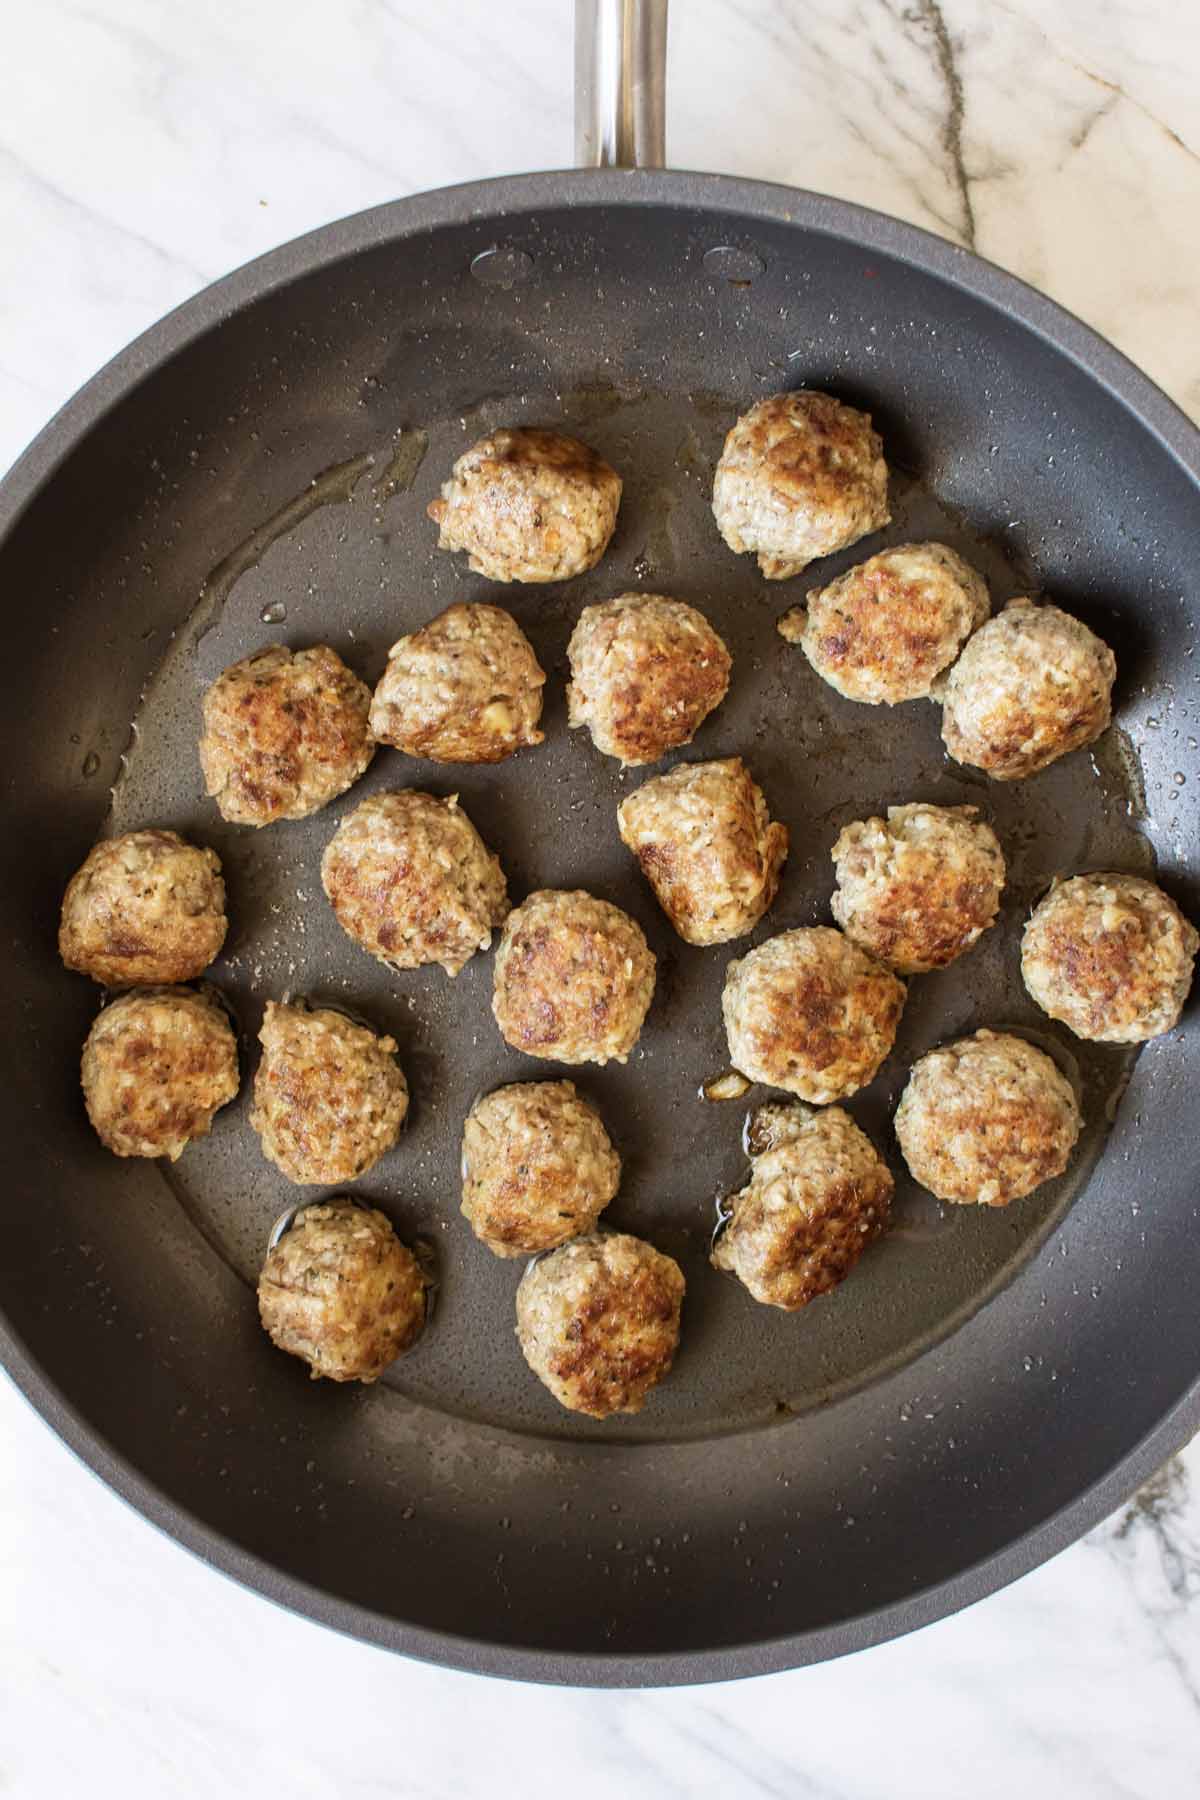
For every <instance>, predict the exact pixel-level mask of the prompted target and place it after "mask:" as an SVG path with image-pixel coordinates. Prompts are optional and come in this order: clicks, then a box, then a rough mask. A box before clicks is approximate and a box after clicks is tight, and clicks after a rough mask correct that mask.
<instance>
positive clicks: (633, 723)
mask: <svg viewBox="0 0 1200 1800" xmlns="http://www.w3.org/2000/svg"><path fill="white" fill-rule="evenodd" d="M567 655H568V657H569V658H570V663H571V680H570V683H569V684H568V687H567V708H568V711H567V723H568V724H569V725H571V726H579V725H586V726H588V728H589V729H590V731H591V734H592V742H593V743H594V744H595V746H596V748H597V750H602V751H603V752H604V754H605V756H615V757H617V758H618V759H619V760H620V762H621V763H622V764H624V765H625V766H626V767H628V766H630V765H631V764H640V763H652V762H657V761H658V760H659V758H660V757H662V756H665V755H666V754H667V751H668V750H677V749H678V748H679V746H680V744H690V743H691V741H692V739H693V738H694V737H695V735H696V733H697V731H698V730H699V728H700V726H701V725H702V724H703V723H704V721H705V719H707V717H708V715H709V713H710V712H712V710H713V708H714V707H716V706H719V705H720V704H721V702H722V700H723V699H724V698H725V695H726V693H727V692H728V690H729V671H730V668H731V667H732V663H731V660H730V655H729V652H728V650H727V649H726V648H725V645H724V644H723V643H722V641H721V639H720V638H719V637H718V636H717V634H716V632H715V631H714V630H713V628H712V626H711V625H710V624H709V622H708V620H707V619H706V618H705V617H704V614H703V613H700V612H697V611H696V608H695V607H694V606H688V605H687V604H686V603H685V602H684V601H682V600H670V599H668V598H667V596H666V595H665V594H619V595H618V596H617V598H616V599H615V600H606V601H604V603H603V604H602V605H599V606H585V607H584V609H583V611H582V612H581V613H580V615H579V622H578V624H577V625H576V627H575V629H574V631H573V632H572V633H571V641H570V643H569V644H568V646H567Z"/></svg>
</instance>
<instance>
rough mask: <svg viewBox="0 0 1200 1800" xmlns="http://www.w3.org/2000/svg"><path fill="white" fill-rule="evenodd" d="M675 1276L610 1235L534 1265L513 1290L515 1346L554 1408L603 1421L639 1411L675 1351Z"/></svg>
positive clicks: (639, 1248)
mask: <svg viewBox="0 0 1200 1800" xmlns="http://www.w3.org/2000/svg"><path fill="white" fill-rule="evenodd" d="M684 1285H685V1284H684V1279H683V1271H682V1269H681V1268H680V1267H679V1264H678V1263H677V1262H676V1261H675V1260H674V1258H673V1257H670V1256H664V1255H663V1253H662V1252H661V1251H660V1250H655V1249H654V1248H653V1246H652V1245H650V1244H645V1243H643V1242H642V1240H641V1239H640V1238H635V1237H628V1236H626V1235H625V1234H624V1233H619V1232H611V1233H609V1232H605V1233H600V1232H593V1233H592V1235H591V1236H590V1237H581V1238H576V1239H575V1240H574V1242H572V1243H570V1244H564V1245H563V1246H562V1248H561V1249H559V1250H552V1251H551V1252H550V1254H549V1255H548V1256H542V1257H539V1258H538V1260H537V1262H535V1263H534V1264H532V1266H531V1267H530V1268H528V1269H527V1270H526V1271H525V1273H524V1275H523V1276H522V1277H521V1285H520V1287H519V1288H518V1289H517V1342H518V1343H519V1344H520V1346H521V1350H522V1353H523V1354H524V1357H525V1361H526V1362H527V1363H528V1364H529V1366H530V1368H531V1369H532V1370H533V1372H534V1374H535V1375H536V1376H537V1378H538V1380H539V1381H541V1382H543V1383H544V1384H545V1386H546V1387H548V1388H549V1389H550V1392H551V1393H552V1394H553V1395H554V1398H555V1399H556V1400H557V1401H558V1403H559V1405H560V1406H565V1407H566V1408H567V1409H568V1411H570V1412H580V1413H587V1414H588V1416H589V1417H590V1418H593V1419H607V1418H609V1417H610V1415H611V1414H613V1413H619V1412H627V1413H634V1412H640V1411H641V1410H642V1406H643V1404H644V1402H645V1399H646V1395H647V1394H648V1393H649V1392H650V1389H651V1388H652V1387H655V1386H657V1384H658V1383H659V1382H660V1381H661V1380H662V1378H663V1376H664V1375H666V1374H667V1372H668V1371H669V1369H670V1367H671V1364H672V1362H673V1361H674V1359H675V1351H676V1349H677V1347H678V1344H679V1312H680V1308H681V1307H682V1305H683V1292H684Z"/></svg>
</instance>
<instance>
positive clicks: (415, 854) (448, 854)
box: [321, 788, 508, 975]
mask: <svg viewBox="0 0 1200 1800" xmlns="http://www.w3.org/2000/svg"><path fill="white" fill-rule="evenodd" d="M321 881H322V883H323V885H324V888H325V892H326V894H327V895H328V896H329V901H330V904H331V905H332V907H333V910H334V912H335V913H336V914H337V919H338V924H339V925H340V926H341V927H342V930H343V931H345V932H347V933H348V934H349V935H350V936H351V937H352V938H354V940H355V941H356V943H359V944H361V945H362V947H363V949H364V950H367V951H369V952H370V954H371V955H372V956H374V957H377V958H378V960H379V961H380V962H381V963H386V964H387V966H388V967H389V968H390V969H419V968H421V967H422V966H423V965H424V964H425V963H440V964H441V966H442V968H443V969H445V971H446V973H447V975H457V974H458V971H459V970H460V969H461V968H462V966H463V964H464V963H466V962H468V961H469V960H470V958H471V957H472V956H473V955H474V954H475V952H476V950H486V949H487V948H488V945H489V944H490V943H491V941H492V927H493V926H494V925H499V924H501V923H502V922H503V920H504V918H505V916H506V914H507V912H508V890H507V886H506V884H505V880H504V872H503V870H502V869H501V867H500V863H499V859H498V858H497V857H495V856H493V855H492V853H491V852H490V851H489V850H488V849H487V847H486V846H485V844H484V842H483V840H482V838H481V837H480V836H479V833H478V832H477V831H476V829H475V827H474V826H473V825H472V823H471V821H470V820H469V819H468V818H467V815H466V814H465V813H464V812H463V811H462V809H461V808H460V806H459V804H458V796H457V794H451V795H450V797H449V799H448V800H439V799H438V798H437V797H436V796H435V795H433V794H422V793H419V792H418V791H417V790H416V789H415V788H401V789H400V790H399V791H398V792H396V793H392V794H372V796H371V798H370V799H369V800H364V801H363V802H362V805H361V806H357V807H355V809H354V811H353V812H352V813H351V814H350V816H349V818H347V819H343V821H342V823H341V824H340V825H339V826H338V828H337V831H336V832H335V833H334V835H333V837H332V838H331V839H330V842H329V844H328V846H327V848H326V851H325V854H324V856H323V857H322V858H321Z"/></svg>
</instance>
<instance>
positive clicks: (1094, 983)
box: [1021, 874, 1200, 1044]
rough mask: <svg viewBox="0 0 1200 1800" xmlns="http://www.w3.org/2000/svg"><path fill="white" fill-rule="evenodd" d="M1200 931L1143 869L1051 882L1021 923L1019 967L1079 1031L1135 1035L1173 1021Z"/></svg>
mask: <svg viewBox="0 0 1200 1800" xmlns="http://www.w3.org/2000/svg"><path fill="white" fill-rule="evenodd" d="M1197 947H1200V936H1198V935H1197V933H1196V930H1195V928H1194V927H1193V926H1192V925H1191V924H1190V923H1189V921H1188V920H1187V919H1185V918H1184V916H1183V914H1182V913H1181V912H1180V910H1179V908H1178V907H1177V906H1176V904H1175V902H1174V901H1173V900H1172V899H1171V897H1170V895H1169V894H1164V893H1163V891H1162V889H1161V888H1160V887H1158V886H1156V885H1155V883H1154V882H1153V881H1147V880H1145V878H1144V877H1142V876H1140V875H1118V874H1099V875H1076V876H1073V877H1072V878H1071V879H1070V880H1069V881H1059V882H1056V883H1055V885H1054V887H1053V888H1052V889H1051V890H1050V892H1049V894H1047V896H1046V898H1045V899H1044V900H1043V901H1042V903H1041V905H1040V906H1038V907H1036V908H1035V909H1034V912H1033V916H1032V917H1031V918H1030V920H1029V923H1028V924H1027V925H1026V927H1025V935H1024V938H1023V940H1022V944H1021V973H1022V975H1023V976H1024V978H1025V986H1026V987H1027V988H1028V989H1029V992H1030V994H1031V995H1032V996H1033V998H1034V1000H1036V1001H1037V1003H1038V1005H1039V1006H1040V1007H1041V1008H1042V1011H1043V1012H1046V1013H1049V1015H1050V1017H1051V1018H1052V1019H1061V1020H1062V1022H1063V1024H1064V1025H1068V1026H1069V1027H1070V1029H1071V1030H1072V1031H1073V1032H1074V1033H1075V1036H1076V1037H1080V1038H1088V1039H1091V1040H1092V1041H1094V1042H1097V1043H1108V1044H1140V1043H1143V1042H1145V1040H1146V1039H1147V1038H1152V1037H1160V1036H1161V1035H1162V1033H1163V1032H1164V1031H1170V1030H1172V1029H1173V1028H1174V1026H1176V1025H1177V1024H1178V1023H1179V1015H1180V1013H1181V1012H1182V1010H1183V1003H1184V1001H1185V1000H1186V999H1187V996H1188V990H1189V988H1190V987H1191V985H1192V974H1193V970H1194V966H1195V959H1196V950H1197Z"/></svg>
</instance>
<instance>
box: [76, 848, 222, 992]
mask: <svg viewBox="0 0 1200 1800" xmlns="http://www.w3.org/2000/svg"><path fill="white" fill-rule="evenodd" d="M227 928H228V921H227V919H226V917H225V883H224V882H223V881H222V879H221V863H220V859H219V858H218V856H217V854H216V852H215V851H213V850H202V849H200V848H199V847H198V846H197V845H195V844H189V843H187V842H186V841H185V840H184V839H183V838H181V837H178V836H177V835H176V833H175V832H173V831H158V830H149V831H130V832H126V834H125V836H124V837H116V838H104V839H103V840H102V841H101V842H100V843H98V844H96V845H94V846H93V848H92V849H91V850H90V851H89V852H88V856H87V859H86V861H85V862H84V863H83V865H82V867H81V868H79V869H77V870H76V872H75V874H74V875H72V877H71V879H70V881H69V882H68V884H67V891H66V893H65V894H64V895H63V903H62V920H61V923H60V925H59V929H58V953H59V955H60V956H61V957H62V959H63V962H64V963H65V964H66V965H67V967H68V969H78V970H79V972H80V973H81V974H83V975H90V976H91V978H92V980H93V981H99V982H102V983H103V985H104V986H105V987H111V988H123V987H155V986H158V985H160V984H161V985H168V986H169V985H170V984H171V983H172V982H176V981H194V980H195V978H196V977H197V975H202V974H203V973H204V971H205V969H207V967H208V965H209V963H210V962H212V960H213V958H214V957H216V956H217V955H219V954H220V950H221V945H222V944H223V943H224V942H225V932H226V930H227Z"/></svg>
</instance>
